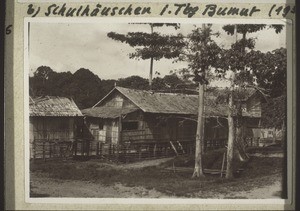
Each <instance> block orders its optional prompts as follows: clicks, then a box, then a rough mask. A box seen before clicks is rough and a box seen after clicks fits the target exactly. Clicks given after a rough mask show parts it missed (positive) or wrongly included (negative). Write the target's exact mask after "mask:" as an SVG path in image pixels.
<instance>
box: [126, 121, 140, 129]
mask: <svg viewBox="0 0 300 211" xmlns="http://www.w3.org/2000/svg"><path fill="white" fill-rule="evenodd" d="M138 128H139V122H123V123H122V130H137V129H138Z"/></svg>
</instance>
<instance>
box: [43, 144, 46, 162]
mask: <svg viewBox="0 0 300 211" xmlns="http://www.w3.org/2000/svg"><path fill="white" fill-rule="evenodd" d="M43 159H44V161H46V158H45V141H43Z"/></svg>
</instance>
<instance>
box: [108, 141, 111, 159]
mask: <svg viewBox="0 0 300 211" xmlns="http://www.w3.org/2000/svg"><path fill="white" fill-rule="evenodd" d="M108 155H109V157H111V144H109V148H108Z"/></svg>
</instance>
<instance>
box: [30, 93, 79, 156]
mask: <svg viewBox="0 0 300 211" xmlns="http://www.w3.org/2000/svg"><path fill="white" fill-rule="evenodd" d="M29 116H30V117H29V124H30V126H29V129H30V131H29V137H30V144H31V146H32V144H33V142H40V143H43V144H45V143H46V142H47V143H48V144H49V143H50V142H70V141H73V140H74V139H75V138H76V137H79V136H80V135H81V133H82V128H83V115H82V113H81V111H80V110H79V108H78V107H77V106H76V104H75V102H74V101H73V100H72V99H71V98H66V97H57V96H45V97H37V98H30V102H29ZM31 154H32V153H31Z"/></svg>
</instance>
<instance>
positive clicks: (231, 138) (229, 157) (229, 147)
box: [226, 73, 235, 179]
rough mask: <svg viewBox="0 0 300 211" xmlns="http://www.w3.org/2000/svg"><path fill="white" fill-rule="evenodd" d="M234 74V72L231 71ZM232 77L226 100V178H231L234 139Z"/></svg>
mask: <svg viewBox="0 0 300 211" xmlns="http://www.w3.org/2000/svg"><path fill="white" fill-rule="evenodd" d="M233 74H234V73H233ZM233 80H234V77H232V81H231V86H230V94H229V101H228V107H229V108H228V145H227V167H226V178H227V179H230V178H233V155H234V140H235V126H234V120H233V89H234V82H233Z"/></svg>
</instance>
